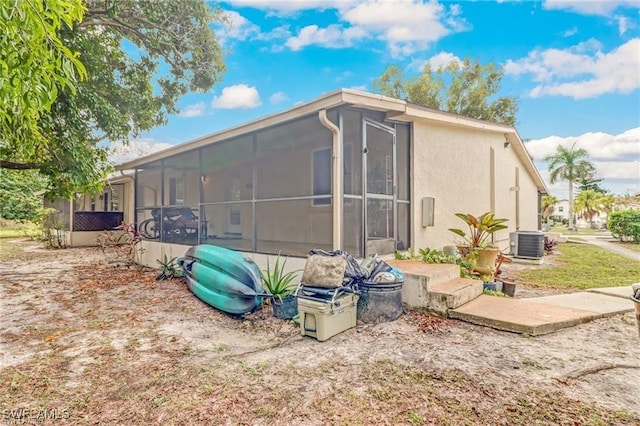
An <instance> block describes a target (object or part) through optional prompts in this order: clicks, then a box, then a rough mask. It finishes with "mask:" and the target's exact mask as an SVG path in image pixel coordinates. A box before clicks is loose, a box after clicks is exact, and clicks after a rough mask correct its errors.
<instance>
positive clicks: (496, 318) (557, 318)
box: [449, 295, 601, 336]
mask: <svg viewBox="0 0 640 426" xmlns="http://www.w3.org/2000/svg"><path fill="white" fill-rule="evenodd" d="M574 306H579V305H574ZM600 316H601V315H600V314H599V313H597V312H592V311H587V310H583V309H582V308H581V309H574V308H568V307H562V306H555V305H551V304H546V303H542V302H540V301H533V300H532V299H511V298H507V297H496V296H489V295H481V296H480V297H478V298H476V299H475V300H472V301H471V302H469V303H467V304H465V305H463V306H461V307H459V308H456V309H452V310H450V311H449V317H451V318H455V319H459V320H462V321H466V322H470V323H472V324H478V325H484V326H487V327H492V328H496V329H498V330H505V331H512V332H515V333H523V334H528V335H531V336H538V335H541V334H547V333H552V332H554V331H556V330H559V329H561V328H566V327H572V326H574V325H578V324H582V323H585V322H588V321H591V320H593V319H595V318H599V317H600Z"/></svg>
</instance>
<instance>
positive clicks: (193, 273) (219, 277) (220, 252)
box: [179, 244, 264, 315]
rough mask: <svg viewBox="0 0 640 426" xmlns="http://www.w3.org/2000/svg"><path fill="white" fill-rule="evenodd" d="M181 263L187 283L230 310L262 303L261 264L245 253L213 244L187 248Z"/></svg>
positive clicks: (206, 299) (244, 310)
mask: <svg viewBox="0 0 640 426" xmlns="http://www.w3.org/2000/svg"><path fill="white" fill-rule="evenodd" d="M179 263H180V264H181V265H182V267H183V268H184V270H185V273H186V278H187V284H188V286H189V289H190V290H191V292H192V293H193V294H195V295H196V296H197V297H198V298H199V299H201V300H202V301H204V302H205V303H207V304H208V305H211V306H213V307H214V308H217V309H220V310H221V311H224V312H228V313H230V314H236V315H240V314H246V313H249V312H252V311H254V310H255V309H257V308H258V307H259V306H260V303H261V302H262V297H263V296H264V293H263V290H262V278H261V273H260V268H258V265H256V264H255V263H254V262H253V260H251V259H248V258H246V257H245V256H244V255H243V254H242V253H240V252H237V251H233V250H229V249H227V248H224V247H219V246H214V245H211V244H200V245H197V246H193V247H191V248H189V250H187V252H186V253H185V255H184V257H183V258H181V259H180V260H179Z"/></svg>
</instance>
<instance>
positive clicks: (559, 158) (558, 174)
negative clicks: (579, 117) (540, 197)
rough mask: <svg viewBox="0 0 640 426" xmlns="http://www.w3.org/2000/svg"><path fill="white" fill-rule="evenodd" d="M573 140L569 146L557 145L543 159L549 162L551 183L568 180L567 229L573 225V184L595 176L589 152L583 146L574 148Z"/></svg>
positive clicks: (572, 227) (571, 228)
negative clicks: (589, 159)
mask: <svg viewBox="0 0 640 426" xmlns="http://www.w3.org/2000/svg"><path fill="white" fill-rule="evenodd" d="M576 143H577V142H574V143H573V144H572V145H571V147H570V148H566V147H564V146H562V145H558V147H557V148H556V152H555V154H553V155H548V156H547V157H545V158H544V161H545V162H547V163H549V180H550V181H551V183H552V184H554V183H556V182H557V181H558V180H566V181H568V182H569V224H568V227H569V230H574V226H573V212H574V208H573V205H574V200H573V185H574V183H575V182H577V181H580V180H581V179H592V178H593V177H594V176H595V171H596V169H595V167H594V166H593V164H591V163H590V162H589V161H588V160H586V158H587V157H588V156H589V152H588V151H587V150H586V149H583V148H576Z"/></svg>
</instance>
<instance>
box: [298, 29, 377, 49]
mask: <svg viewBox="0 0 640 426" xmlns="http://www.w3.org/2000/svg"><path fill="white" fill-rule="evenodd" d="M366 35H367V33H366V31H364V30H363V29H362V28H359V27H349V28H342V27H341V26H340V25H338V24H332V25H329V26H328V27H326V28H320V27H318V26H317V25H307V26H306V27H304V28H302V29H301V30H300V32H299V33H298V35H297V36H293V37H290V38H289V39H288V40H287V42H286V46H287V47H288V48H290V49H291V50H293V51H296V50H300V49H302V48H303V47H305V46H308V45H312V44H316V45H319V46H324V47H331V48H339V47H349V46H352V45H353V42H354V41H356V40H359V39H362V38H364V37H365V36H366Z"/></svg>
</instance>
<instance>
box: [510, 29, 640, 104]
mask: <svg viewBox="0 0 640 426" xmlns="http://www.w3.org/2000/svg"><path fill="white" fill-rule="evenodd" d="M639 68H640V38H635V39H632V40H630V41H628V42H626V43H625V44H623V45H621V46H619V47H618V48H616V49H614V50H612V51H611V52H609V53H605V52H602V45H601V44H600V43H599V42H598V41H596V40H593V39H592V40H589V41H587V42H585V43H580V44H578V45H576V46H573V47H571V48H568V49H566V50H559V49H547V50H543V51H539V50H535V51H532V52H530V53H529V55H528V56H527V57H526V58H523V59H518V60H515V61H513V60H509V61H507V63H506V64H505V66H504V70H505V74H511V75H521V74H532V75H533V81H535V82H538V83H540V84H538V85H537V86H536V87H535V88H533V89H532V90H531V91H530V92H529V96H531V97H540V96H545V95H548V96H570V97H572V98H574V99H584V98H590V97H595V96H599V95H602V94H605V93H624V94H627V93H631V92H632V91H633V90H635V89H638V88H639V87H640V73H638V69H639Z"/></svg>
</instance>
